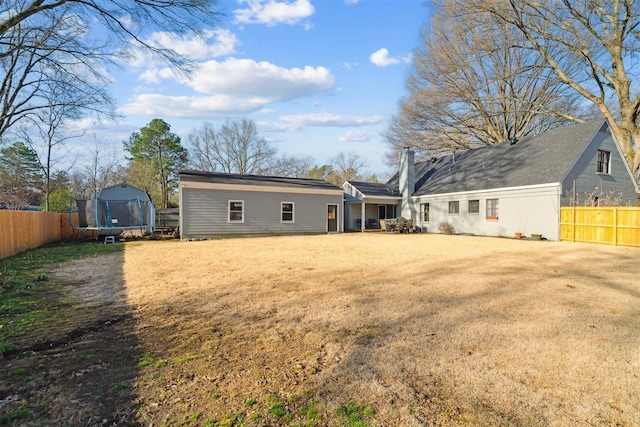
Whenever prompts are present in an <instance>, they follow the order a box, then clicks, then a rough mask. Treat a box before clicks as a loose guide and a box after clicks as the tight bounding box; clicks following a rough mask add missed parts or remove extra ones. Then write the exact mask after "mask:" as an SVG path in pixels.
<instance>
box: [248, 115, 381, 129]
mask: <svg viewBox="0 0 640 427" xmlns="http://www.w3.org/2000/svg"><path fill="white" fill-rule="evenodd" d="M384 120H385V117H384V116H379V115H375V116H349V115H338V114H330V113H310V114H295V115H288V116H280V117H279V118H278V121H276V122H273V123H267V122H260V123H259V126H260V129H261V130H264V131H268V132H293V131H300V130H303V129H305V128H307V127H358V126H369V125H376V124H379V123H381V122H383V121H384Z"/></svg>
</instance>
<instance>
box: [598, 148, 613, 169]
mask: <svg viewBox="0 0 640 427" xmlns="http://www.w3.org/2000/svg"><path fill="white" fill-rule="evenodd" d="M596 172H597V173H602V174H607V175H608V174H610V173H611V152H610V151H604V150H598V161H597V164H596Z"/></svg>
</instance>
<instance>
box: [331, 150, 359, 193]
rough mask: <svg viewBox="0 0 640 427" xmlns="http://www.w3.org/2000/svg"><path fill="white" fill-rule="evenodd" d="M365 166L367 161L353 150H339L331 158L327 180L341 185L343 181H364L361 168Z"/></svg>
mask: <svg viewBox="0 0 640 427" xmlns="http://www.w3.org/2000/svg"><path fill="white" fill-rule="evenodd" d="M365 167H367V161H366V160H365V159H364V158H362V157H361V156H360V155H359V154H357V153H354V152H349V153H344V152H340V153H338V154H337V155H336V156H335V157H333V158H332V159H331V167H330V170H331V172H330V173H329V176H328V179H327V180H328V181H329V182H331V183H332V184H335V185H342V184H343V183H344V182H345V181H366V180H367V179H368V178H364V177H363V176H362V173H363V171H362V169H363V168H365Z"/></svg>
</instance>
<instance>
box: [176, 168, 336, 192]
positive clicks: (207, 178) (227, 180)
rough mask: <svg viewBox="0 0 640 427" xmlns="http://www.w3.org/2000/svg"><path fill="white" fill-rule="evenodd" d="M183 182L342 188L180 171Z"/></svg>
mask: <svg viewBox="0 0 640 427" xmlns="http://www.w3.org/2000/svg"><path fill="white" fill-rule="evenodd" d="M178 176H179V179H180V180H181V181H189V182H211V183H216V184H235V185H255V186H259V187H290V188H299V189H301V190H302V189H317V190H336V191H342V188H340V187H338V186H336V185H333V184H331V183H329V182H327V181H322V180H318V179H305V178H284V177H279V176H262V175H243V174H233V173H220V172H199V171H180V172H178Z"/></svg>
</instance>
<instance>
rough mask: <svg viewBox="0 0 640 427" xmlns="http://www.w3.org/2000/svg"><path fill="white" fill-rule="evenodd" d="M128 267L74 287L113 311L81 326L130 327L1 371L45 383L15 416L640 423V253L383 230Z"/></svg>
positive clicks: (204, 248) (233, 243) (146, 255)
mask: <svg viewBox="0 0 640 427" xmlns="http://www.w3.org/2000/svg"><path fill="white" fill-rule="evenodd" d="M113 256H114V255H109V256H107V257H104V259H102V258H103V257H100V258H96V259H95V260H92V263H80V264H69V265H67V266H65V267H64V268H63V269H61V270H58V271H57V272H56V277H60V278H63V277H64V278H65V280H66V281H67V282H69V291H70V292H73V295H74V296H75V297H76V298H78V302H79V306H81V307H84V308H85V309H86V308H89V309H91V310H93V311H95V312H96V313H98V314H97V315H96V317H94V318H92V320H91V322H89V321H87V322H84V323H82V322H80V323H81V324H84V325H85V326H90V325H97V324H96V323H92V322H96V321H97V320H99V319H101V318H103V319H107V318H112V319H115V318H121V319H122V320H121V321H119V322H117V323H115V324H112V325H105V326H104V327H100V328H98V329H96V330H91V329H90V328H89V329H87V331H86V333H85V334H84V335H82V336H81V337H77V338H74V339H73V340H70V342H69V343H68V345H66V346H64V347H59V348H56V349H52V350H48V351H43V352H35V354H33V355H31V356H30V357H29V358H27V359H20V358H18V357H16V358H13V359H11V360H5V361H2V362H3V363H4V365H7V364H9V365H10V366H8V367H7V366H4V367H3V371H2V372H1V373H2V375H3V376H5V375H10V376H11V378H12V379H11V381H12V383H13V384H16V383H17V382H18V378H16V376H15V375H14V373H15V369H16V367H17V366H19V364H20V363H28V365H29V366H30V367H33V368H30V369H34V370H35V371H36V373H37V369H36V368H35V367H37V366H40V365H43V366H44V368H42V370H43V371H44V372H45V375H42V377H41V378H40V379H36V380H33V379H30V380H29V381H25V379H24V378H23V379H22V380H21V381H22V382H21V383H20V384H22V385H21V386H20V387H22V388H19V389H18V391H17V392H13V391H12V390H7V389H5V390H2V393H1V394H0V405H3V403H2V402H5V403H4V405H5V407H8V406H10V405H14V407H15V405H16V404H17V403H16V402H19V401H20V399H25V400H26V401H25V402H24V403H22V404H21V405H22V406H23V407H25V408H32V407H34V405H35V404H34V403H33V402H40V403H39V405H40V406H36V408H43V409H42V410H43V411H44V410H45V409H47V408H48V409H51V408H53V409H55V411H54V413H55V414H56V415H55V416H53V417H51V416H50V417H49V418H48V420H50V424H52V425H92V424H93V425H99V424H100V423H103V422H104V423H108V424H113V423H120V424H127V425H133V424H139V425H220V426H223V425H226V426H232V425H238V426H239V425H248V426H265V425H310V426H311V425H316V426H324V425H327V426H329V425H331V426H340V425H345V426H347V425H381V426H383V425H403V426H412V425H413V426H419V425H447V426H449V425H468V424H477V425H496V426H497V425H523V426H524V425H526V426H548V425H552V426H553V425H579V424H587V425H639V424H640V408H639V407H638V405H637V402H639V401H640V390H639V389H638V387H637V384H638V382H639V380H640V365H639V361H640V352H639V351H640V350H639V349H640V334H639V333H638V330H640V308H639V307H640V285H638V282H637V277H636V276H637V260H638V257H639V256H640V250H638V249H632V248H620V247H606V246H597V245H581V244H567V243H551V242H544V241H542V242H533V241H520V240H515V239H496V238H479V237H467V236H440V235H430V234H422V235H421V234H416V235H387V234H384V233H380V234H370V233H367V234H346V235H331V236H306V237H276V238H252V239H226V240H216V241H202V242H180V241H171V242H166V241H161V242H148V243H144V244H134V245H128V246H127V248H126V250H125V252H124V255H122V254H120V255H115V256H116V257H118V256H120V257H121V258H119V259H117V258H110V257H113ZM101 259H102V260H101ZM101 266H102V267H104V268H100V267H101ZM85 269H86V270H87V271H84V270H85ZM113 272H116V274H115V275H112V273H113ZM110 275H111V276H110ZM81 277H91V279H89V280H87V281H83V280H81V279H80V278H81ZM109 277H111V278H109ZM83 310H84V309H83ZM91 355H93V357H89V356H91ZM77 356H81V357H77ZM61 360H65V362H64V363H61V362H60V361H61ZM12 370H13V371H12ZM34 381H35V382H34ZM38 390H42V392H40V391H38ZM38 393H41V394H40V395H39V394H38ZM15 396H18V397H15ZM42 396H48V399H49V400H47V399H46V398H43V397H42ZM2 399H4V400H2ZM7 399H9V400H10V399H13V401H11V402H9V403H7V402H8V400H7ZM16 399H18V400H16ZM71 402H73V403H71ZM65 405H67V406H66V407H65ZM71 406H73V407H74V408H80V409H76V410H75V413H74V411H73V410H71V409H69V408H70V407H71ZM0 411H2V407H1V406H0ZM0 413H1V412H0ZM41 413H42V414H44V412H41ZM43 416H44V415H43ZM74 417H75V418H74ZM36 419H37V418H36ZM102 420H106V421H102ZM358 423H360V424H358Z"/></svg>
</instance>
